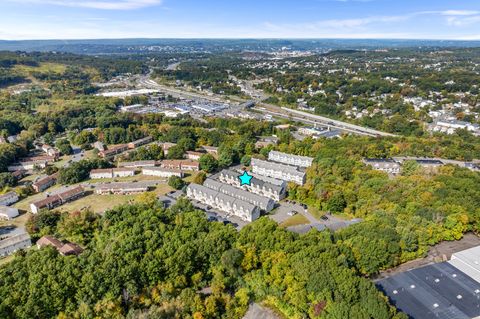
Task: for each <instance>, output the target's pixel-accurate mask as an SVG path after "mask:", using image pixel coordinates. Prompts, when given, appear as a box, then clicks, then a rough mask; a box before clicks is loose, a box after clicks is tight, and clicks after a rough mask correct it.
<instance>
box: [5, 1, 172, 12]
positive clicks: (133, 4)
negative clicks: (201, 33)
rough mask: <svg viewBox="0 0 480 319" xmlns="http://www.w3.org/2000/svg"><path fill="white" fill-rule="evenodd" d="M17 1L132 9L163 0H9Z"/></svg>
mask: <svg viewBox="0 0 480 319" xmlns="http://www.w3.org/2000/svg"><path fill="white" fill-rule="evenodd" d="M8 1H10V2H17V3H35V4H45V5H57V6H64V7H78V8H92V9H103V10H132V9H140V8H144V7H150V6H155V5H160V4H161V3H162V0H87V1H82V0H8Z"/></svg>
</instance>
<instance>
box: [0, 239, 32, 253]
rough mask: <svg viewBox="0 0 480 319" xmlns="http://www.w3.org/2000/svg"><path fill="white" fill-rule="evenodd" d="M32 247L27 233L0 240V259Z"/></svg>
mask: <svg viewBox="0 0 480 319" xmlns="http://www.w3.org/2000/svg"><path fill="white" fill-rule="evenodd" d="M31 246H32V241H31V239H30V235H29V234H27V233H21V234H17V235H14V236H11V237H7V238H6V239H3V240H0V257H5V256H8V255H11V254H13V253H15V252H17V251H18V250H20V249H26V248H29V247H31Z"/></svg>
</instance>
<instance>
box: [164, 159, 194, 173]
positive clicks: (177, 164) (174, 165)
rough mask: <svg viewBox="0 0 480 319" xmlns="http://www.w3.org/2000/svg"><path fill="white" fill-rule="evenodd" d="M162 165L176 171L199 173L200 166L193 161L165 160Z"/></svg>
mask: <svg viewBox="0 0 480 319" xmlns="http://www.w3.org/2000/svg"><path fill="white" fill-rule="evenodd" d="M160 165H161V166H162V167H164V168H170V169H176V170H180V171H198V170H200V164H199V163H198V162H197V161H193V160H163V161H161V163H160Z"/></svg>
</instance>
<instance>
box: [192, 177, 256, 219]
mask: <svg viewBox="0 0 480 319" xmlns="http://www.w3.org/2000/svg"><path fill="white" fill-rule="evenodd" d="M187 196H188V197H189V198H191V199H195V200H198V201H200V202H202V203H204V204H206V205H210V206H212V207H215V208H217V209H219V210H221V211H224V212H226V213H228V214H232V215H235V216H238V217H239V218H241V219H243V220H246V221H250V222H251V221H254V220H256V219H258V218H259V217H260V209H259V208H258V206H255V205H252V204H250V203H247V202H245V201H243V200H241V199H237V198H234V197H232V196H229V195H226V194H223V193H220V192H218V191H215V190H213V189H211V188H208V187H205V186H202V185H197V184H190V185H189V186H188V187H187Z"/></svg>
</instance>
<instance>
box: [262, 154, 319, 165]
mask: <svg viewBox="0 0 480 319" xmlns="http://www.w3.org/2000/svg"><path fill="white" fill-rule="evenodd" d="M268 160H269V161H274V162H279V163H283V164H288V165H293V166H299V167H310V166H312V162H313V158H311V157H307V156H299V155H293V154H287V153H282V152H277V151H270V153H268Z"/></svg>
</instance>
